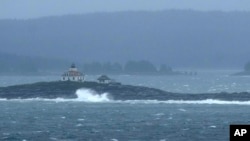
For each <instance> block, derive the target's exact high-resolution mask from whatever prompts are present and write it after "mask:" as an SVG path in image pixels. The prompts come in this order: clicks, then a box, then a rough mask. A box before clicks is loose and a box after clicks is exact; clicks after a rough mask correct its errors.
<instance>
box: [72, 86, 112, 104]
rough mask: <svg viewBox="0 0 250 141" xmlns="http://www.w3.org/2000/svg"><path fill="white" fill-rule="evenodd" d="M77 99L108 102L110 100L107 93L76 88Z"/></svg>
mask: <svg viewBox="0 0 250 141" xmlns="http://www.w3.org/2000/svg"><path fill="white" fill-rule="evenodd" d="M76 95H77V97H78V98H77V99H76V100H77V101H84V102H109V101H111V100H110V98H109V95H108V93H103V94H97V93H96V92H95V91H93V90H90V89H78V90H76Z"/></svg>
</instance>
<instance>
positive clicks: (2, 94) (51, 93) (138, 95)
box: [0, 81, 250, 101]
mask: <svg viewBox="0 0 250 141" xmlns="http://www.w3.org/2000/svg"><path fill="white" fill-rule="evenodd" d="M78 89H89V90H93V91H95V92H96V94H97V95H101V94H104V93H108V95H109V97H110V98H111V99H112V100H159V101H164V100H207V99H210V100H211V99H213V100H225V101H249V100H250V94H249V93H248V92H240V93H226V92H221V93H203V94H181V93H173V92H167V91H163V90H160V89H155V88H149V87H143V86H132V85H123V84H121V85H110V84H102V83H98V82H90V81H85V82H72V81H54V82H38V83H33V84H22V85H15V86H8V87H0V98H6V99H28V98H47V99H55V98H66V99H75V98H77V95H76V91H77V90H78Z"/></svg>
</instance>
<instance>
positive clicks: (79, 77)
mask: <svg viewBox="0 0 250 141" xmlns="http://www.w3.org/2000/svg"><path fill="white" fill-rule="evenodd" d="M61 81H75V82H83V81H84V75H83V73H81V72H79V71H78V70H77V68H76V65H75V64H74V63H72V65H71V66H70V68H69V70H68V71H67V72H65V73H63V74H62V77H61Z"/></svg>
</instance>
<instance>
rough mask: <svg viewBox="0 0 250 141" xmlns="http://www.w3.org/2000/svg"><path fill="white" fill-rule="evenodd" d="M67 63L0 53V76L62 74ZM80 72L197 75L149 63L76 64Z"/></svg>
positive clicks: (144, 61)
mask: <svg viewBox="0 0 250 141" xmlns="http://www.w3.org/2000/svg"><path fill="white" fill-rule="evenodd" d="M69 64H71V63H70V62H69V61H66V60H60V59H51V58H43V57H34V56H22V55H13V54H6V53H1V52H0V66H1V67H0V75H49V74H57V75H60V74H61V73H63V72H64V71H65V70H66V69H67V68H68V67H69ZM77 64H78V67H79V69H80V71H82V72H83V73H84V74H88V75H100V74H113V75H121V74H125V75H127V74H129V75H197V72H191V71H175V70H173V69H172V68H171V67H170V66H167V65H166V64H161V65H160V66H159V67H157V66H155V65H154V64H153V63H151V62H150V61H146V60H141V61H128V62H126V63H125V64H124V65H123V64H120V63H117V62H105V63H100V62H92V63H83V62H79V63H77Z"/></svg>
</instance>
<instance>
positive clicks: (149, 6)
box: [0, 0, 250, 19]
mask: <svg viewBox="0 0 250 141" xmlns="http://www.w3.org/2000/svg"><path fill="white" fill-rule="evenodd" d="M166 9H193V10H202V11H213V10H220V11H250V0H0V19H9V18H11V19H27V18H38V17H44V16H54V15H66V14H81V13H93V12H113V11H131V10H133V11H135V10H150V11H155V10H166Z"/></svg>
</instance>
